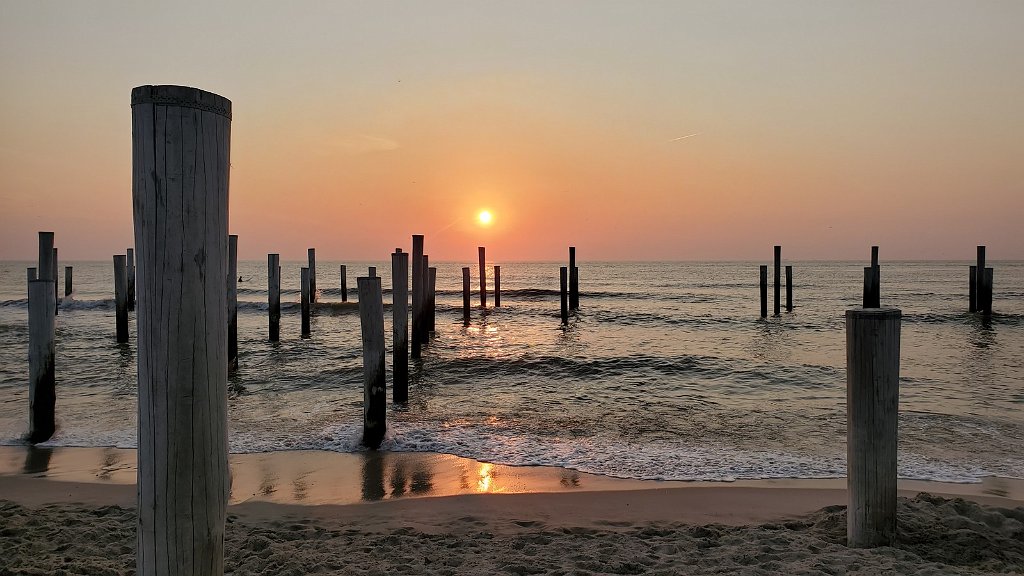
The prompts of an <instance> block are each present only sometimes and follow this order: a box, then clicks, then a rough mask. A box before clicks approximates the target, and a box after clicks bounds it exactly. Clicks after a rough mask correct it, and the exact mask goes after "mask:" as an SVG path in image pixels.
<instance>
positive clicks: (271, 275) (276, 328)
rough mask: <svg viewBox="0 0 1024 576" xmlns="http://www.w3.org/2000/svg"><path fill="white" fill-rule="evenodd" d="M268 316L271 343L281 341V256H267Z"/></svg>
mask: <svg viewBox="0 0 1024 576" xmlns="http://www.w3.org/2000/svg"><path fill="white" fill-rule="evenodd" d="M267 312H268V314H267V316H268V318H269V321H270V341H271V342H277V341H279V340H280V339H281V255H280V254H267Z"/></svg>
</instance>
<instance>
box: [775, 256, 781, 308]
mask: <svg viewBox="0 0 1024 576" xmlns="http://www.w3.org/2000/svg"><path fill="white" fill-rule="evenodd" d="M781 266H782V246H776V247H775V308H774V310H775V312H774V314H775V315H776V316H778V315H779V308H780V306H779V305H780V302H779V300H780V296H781V294H780V286H779V284H780V283H781V281H782V268H781Z"/></svg>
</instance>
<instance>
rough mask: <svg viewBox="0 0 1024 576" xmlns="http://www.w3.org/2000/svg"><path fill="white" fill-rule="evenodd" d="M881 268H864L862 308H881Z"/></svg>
mask: <svg viewBox="0 0 1024 576" xmlns="http://www.w3.org/2000/svg"><path fill="white" fill-rule="evenodd" d="M881 272H882V271H881V268H879V267H878V266H867V267H865V268H864V302H863V307H864V308H879V307H881V305H882V304H881V299H882V298H881V293H882V290H881V287H880V286H879V284H880V282H881Z"/></svg>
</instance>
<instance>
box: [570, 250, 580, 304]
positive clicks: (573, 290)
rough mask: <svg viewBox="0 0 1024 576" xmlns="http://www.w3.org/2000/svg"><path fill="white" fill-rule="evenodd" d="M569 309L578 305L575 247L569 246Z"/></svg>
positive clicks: (578, 287)
mask: <svg viewBox="0 0 1024 576" xmlns="http://www.w3.org/2000/svg"><path fill="white" fill-rule="evenodd" d="M568 274H569V309H571V310H576V309H577V308H579V307H580V280H579V270H578V269H577V268H576V247H575V246H569V269H568Z"/></svg>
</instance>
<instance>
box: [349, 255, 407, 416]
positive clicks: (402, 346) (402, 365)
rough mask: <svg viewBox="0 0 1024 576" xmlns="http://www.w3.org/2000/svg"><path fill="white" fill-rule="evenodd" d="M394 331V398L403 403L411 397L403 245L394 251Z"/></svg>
mask: <svg viewBox="0 0 1024 576" xmlns="http://www.w3.org/2000/svg"><path fill="white" fill-rule="evenodd" d="M342 268H344V267H342ZM391 332H392V342H393V346H392V349H393V352H392V353H393V354H394V360H393V361H392V364H393V366H394V368H393V369H392V370H393V372H394V383H393V384H392V385H391V398H392V401H393V402H395V403H396V404H401V403H405V402H408V401H409V253H408V252H402V250H401V249H400V248H399V249H398V250H396V251H395V253H394V254H392V255H391Z"/></svg>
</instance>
